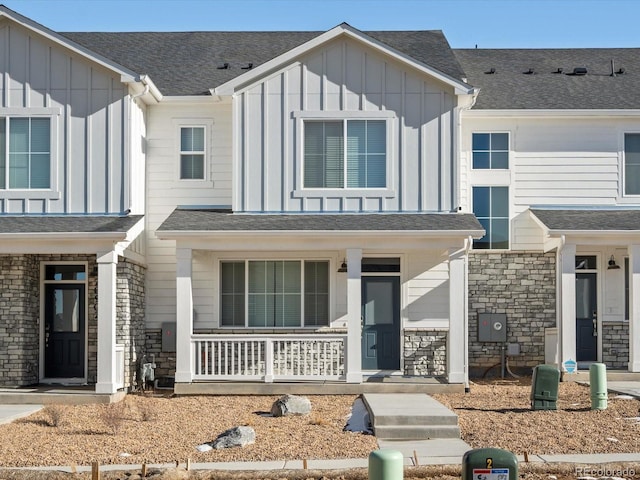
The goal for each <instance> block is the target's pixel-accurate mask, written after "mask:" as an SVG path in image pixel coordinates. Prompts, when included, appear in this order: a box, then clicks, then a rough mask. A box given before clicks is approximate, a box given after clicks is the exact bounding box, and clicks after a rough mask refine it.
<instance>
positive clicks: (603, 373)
mask: <svg viewBox="0 0 640 480" xmlns="http://www.w3.org/2000/svg"><path fill="white" fill-rule="evenodd" d="M589 389H590V390H591V410H606V409H607V366H606V365H605V364H604V363H593V364H591V366H590V367H589Z"/></svg>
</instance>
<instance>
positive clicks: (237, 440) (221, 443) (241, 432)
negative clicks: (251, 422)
mask: <svg viewBox="0 0 640 480" xmlns="http://www.w3.org/2000/svg"><path fill="white" fill-rule="evenodd" d="M255 441H256V432H255V430H254V429H253V428H251V427H234V428H230V429H229V430H227V431H225V432H222V433H221V434H220V435H218V438H216V439H215V440H214V441H213V443H211V446H212V447H213V448H216V449H220V448H231V447H244V446H245V445H250V444H252V443H255Z"/></svg>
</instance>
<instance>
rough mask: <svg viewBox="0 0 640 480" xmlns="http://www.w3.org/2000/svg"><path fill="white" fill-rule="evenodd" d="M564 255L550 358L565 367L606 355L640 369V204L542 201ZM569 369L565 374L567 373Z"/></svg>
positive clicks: (549, 246) (542, 213)
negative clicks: (598, 205) (555, 203)
mask: <svg viewBox="0 0 640 480" xmlns="http://www.w3.org/2000/svg"><path fill="white" fill-rule="evenodd" d="M531 214H532V218H533V219H534V220H535V221H536V222H537V223H538V224H539V225H540V226H541V228H542V230H543V232H544V236H545V251H554V250H555V251H556V254H557V282H556V284H557V299H558V309H557V332H554V334H553V335H551V336H550V338H552V339H553V340H554V342H555V345H553V346H552V347H554V348H553V350H554V351H553V352H552V354H551V357H555V361H556V362H557V364H558V366H559V368H560V369H561V370H563V371H564V372H565V373H567V372H569V373H570V372H571V371H572V370H574V369H575V370H577V371H579V370H588V367H589V365H590V364H592V363H594V362H600V363H604V364H606V365H607V369H608V370H616V371H626V372H633V373H636V372H640V210H638V209H628V208H627V209H623V208H610V209H604V208H592V209H585V208H576V209H566V208H544V209H543V208H535V209H532V210H531ZM565 376H566V375H565Z"/></svg>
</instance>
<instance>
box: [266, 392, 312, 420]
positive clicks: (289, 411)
mask: <svg viewBox="0 0 640 480" xmlns="http://www.w3.org/2000/svg"><path fill="white" fill-rule="evenodd" d="M310 412H311V401H310V400H309V399H308V398H306V397H298V396H296V395H285V396H284V397H280V398H279V399H278V400H276V401H275V402H273V405H272V406H271V415H273V416H274V417H285V416H287V415H308V414H309V413H310Z"/></svg>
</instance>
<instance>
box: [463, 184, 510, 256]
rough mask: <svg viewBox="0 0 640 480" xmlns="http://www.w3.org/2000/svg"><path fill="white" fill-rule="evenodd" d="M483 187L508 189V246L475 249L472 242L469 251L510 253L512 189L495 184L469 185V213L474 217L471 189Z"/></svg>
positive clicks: (508, 186)
mask: <svg viewBox="0 0 640 480" xmlns="http://www.w3.org/2000/svg"><path fill="white" fill-rule="evenodd" d="M483 187H485V188H496V187H502V188H507V189H508V192H509V195H508V198H509V205H508V208H509V212H508V213H509V215H508V217H507V235H508V238H509V246H508V247H507V248H475V247H474V246H473V242H472V244H471V245H472V246H471V249H472V250H473V251H474V252H487V253H491V252H508V251H511V250H512V249H513V238H511V220H512V217H511V215H512V214H513V208H512V205H513V200H512V198H511V196H512V195H513V190H514V189H513V188H511V186H510V185H502V184H497V185H496V184H488V185H476V184H473V185H471V188H470V192H469V203H470V204H471V210H470V211H471V213H473V214H474V216H475V212H474V211H473V189H474V188H483ZM492 218H493V217H492Z"/></svg>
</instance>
